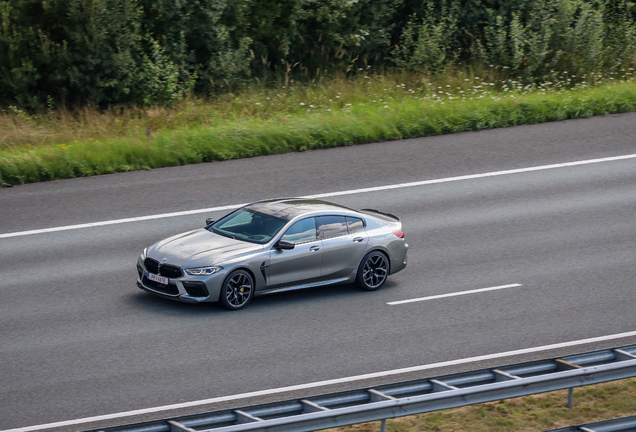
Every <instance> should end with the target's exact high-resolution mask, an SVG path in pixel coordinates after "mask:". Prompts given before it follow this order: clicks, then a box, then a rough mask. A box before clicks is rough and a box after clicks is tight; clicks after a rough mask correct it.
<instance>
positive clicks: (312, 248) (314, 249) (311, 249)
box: [309, 246, 320, 252]
mask: <svg viewBox="0 0 636 432" xmlns="http://www.w3.org/2000/svg"><path fill="white" fill-rule="evenodd" d="M309 250H310V251H312V252H315V251H317V250H320V246H312V247H310V248H309Z"/></svg>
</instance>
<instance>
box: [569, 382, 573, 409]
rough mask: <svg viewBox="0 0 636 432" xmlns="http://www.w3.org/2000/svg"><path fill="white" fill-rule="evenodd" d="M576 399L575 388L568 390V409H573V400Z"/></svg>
mask: <svg viewBox="0 0 636 432" xmlns="http://www.w3.org/2000/svg"><path fill="white" fill-rule="evenodd" d="M573 399H574V387H570V388H569V390H568V408H572V400H573Z"/></svg>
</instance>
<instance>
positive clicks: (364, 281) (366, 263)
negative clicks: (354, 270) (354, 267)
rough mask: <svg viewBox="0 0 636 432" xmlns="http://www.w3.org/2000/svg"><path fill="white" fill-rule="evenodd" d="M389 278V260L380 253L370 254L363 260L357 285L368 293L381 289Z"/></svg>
mask: <svg viewBox="0 0 636 432" xmlns="http://www.w3.org/2000/svg"><path fill="white" fill-rule="evenodd" d="M388 276H389V260H388V259H387V257H386V255H384V254H383V253H382V252H380V251H373V252H369V253H368V254H367V255H365V257H364V258H362V261H361V262H360V267H359V268H358V276H357V277H356V285H358V287H359V288H362V289H363V290H366V291H375V290H377V289H379V288H380V287H381V286H382V285H384V282H386V278H387V277H388Z"/></svg>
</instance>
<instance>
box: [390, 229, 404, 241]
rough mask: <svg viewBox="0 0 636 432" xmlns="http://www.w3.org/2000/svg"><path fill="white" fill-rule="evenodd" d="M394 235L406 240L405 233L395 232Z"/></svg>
mask: <svg viewBox="0 0 636 432" xmlns="http://www.w3.org/2000/svg"><path fill="white" fill-rule="evenodd" d="M393 234H395V235H396V236H398V237H399V238H401V239H403V238H404V233H403V232H402V231H393Z"/></svg>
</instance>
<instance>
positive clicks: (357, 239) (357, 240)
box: [353, 237, 364, 243]
mask: <svg viewBox="0 0 636 432" xmlns="http://www.w3.org/2000/svg"><path fill="white" fill-rule="evenodd" d="M362 240H364V238H362V237H356V238H354V239H353V241H354V242H356V243H359V242H361V241H362Z"/></svg>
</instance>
